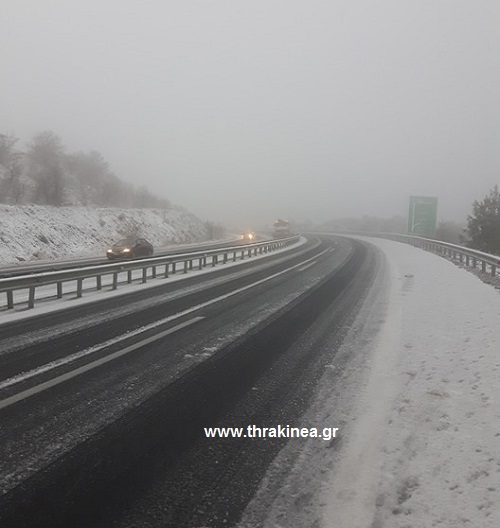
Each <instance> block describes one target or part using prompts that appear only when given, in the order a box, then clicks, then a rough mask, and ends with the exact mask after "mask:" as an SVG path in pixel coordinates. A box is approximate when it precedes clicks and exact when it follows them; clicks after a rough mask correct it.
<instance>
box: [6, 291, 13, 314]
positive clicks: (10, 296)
mask: <svg viewBox="0 0 500 528" xmlns="http://www.w3.org/2000/svg"><path fill="white" fill-rule="evenodd" d="M7 308H8V309H9V310H11V309H12V308H14V292H13V291H12V290H9V291H8V292H7Z"/></svg>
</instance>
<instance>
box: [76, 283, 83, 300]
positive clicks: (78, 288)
mask: <svg viewBox="0 0 500 528" xmlns="http://www.w3.org/2000/svg"><path fill="white" fill-rule="evenodd" d="M82 290H83V279H76V296H77V297H81V296H82Z"/></svg>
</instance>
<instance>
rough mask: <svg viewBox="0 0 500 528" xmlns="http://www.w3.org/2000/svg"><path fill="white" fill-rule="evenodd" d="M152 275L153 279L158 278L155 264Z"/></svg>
mask: <svg viewBox="0 0 500 528" xmlns="http://www.w3.org/2000/svg"><path fill="white" fill-rule="evenodd" d="M151 276H152V277H153V279H156V266H153V267H152V268H151Z"/></svg>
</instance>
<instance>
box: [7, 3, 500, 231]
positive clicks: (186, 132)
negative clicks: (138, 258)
mask: <svg viewBox="0 0 500 528" xmlns="http://www.w3.org/2000/svg"><path fill="white" fill-rule="evenodd" d="M499 28H500V4H499V2H498V0H377V1H373V0H357V1H356V0H339V1H336V0H328V1H305V0H301V1H298V0H281V1H277V0H265V1H261V0H251V1H250V0H248V1H239V0H227V1H220V0H196V1H193V0H163V1H159V0H158V1H156V0H150V1H144V0H143V1H139V0H137V1H135V0H98V1H96V0H91V1H89V0H86V1H85V2H82V1H73V0H52V1H49V0H15V1H11V2H6V1H4V2H2V5H1V6H0V49H1V51H0V53H1V56H2V61H1V63H2V67H1V77H2V81H1V83H0V132H13V133H15V134H16V135H17V136H19V137H21V138H22V139H25V140H26V139H30V138H31V136H32V135H33V134H34V133H36V132H38V131H41V130H44V129H51V130H53V131H54V132H56V133H57V134H58V135H59V136H61V138H62V140H63V142H64V143H65V144H66V146H67V147H68V149H69V150H70V151H75V150H98V151H100V152H101V153H102V154H103V156H104V157H105V158H106V159H107V160H108V161H109V163H110V164H111V167H112V169H113V170H114V172H115V173H116V174H118V175H119V176H121V177H122V178H123V179H125V180H127V181H131V182H133V183H135V184H137V185H142V184H146V185H148V187H149V188H150V189H151V190H155V191H157V192H158V193H159V194H161V195H163V196H165V197H167V198H169V199H170V200H171V201H173V202H174V203H178V204H181V205H184V206H186V207H187V208H188V209H190V210H191V211H193V212H194V213H196V214H198V215H199V216H201V217H202V218H205V219H207V218H208V219H211V220H215V221H221V222H224V223H230V224H232V225H249V224H252V223H259V224H263V223H270V222H272V220H273V219H274V218H275V217H277V216H281V217H289V218H294V219H296V220H300V221H301V220H304V219H311V220H313V221H323V220H326V219H329V218H335V217H342V216H360V215H363V214H368V215H379V216H392V215H394V214H406V212H407V207H408V196H409V195H411V194H417V195H418V194H422V195H430V196H438V197H439V214H438V216H439V218H440V219H449V220H461V219H463V218H464V217H465V215H466V214H467V213H468V212H469V210H470V205H471V202H472V200H473V199H474V198H482V197H483V196H484V195H485V194H486V193H487V192H488V190H489V189H490V188H491V187H492V186H493V185H494V184H495V183H500V171H499V169H500V154H499V152H500V149H499V145H500V111H499V97H500V96H499V94H500V61H499V57H500V53H499V52H500V31H499Z"/></svg>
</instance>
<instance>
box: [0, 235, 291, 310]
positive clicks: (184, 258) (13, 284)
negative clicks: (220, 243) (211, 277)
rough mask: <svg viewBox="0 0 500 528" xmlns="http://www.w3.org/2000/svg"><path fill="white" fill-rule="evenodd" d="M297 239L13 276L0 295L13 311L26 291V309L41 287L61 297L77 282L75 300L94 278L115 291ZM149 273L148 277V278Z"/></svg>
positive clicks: (6, 280) (3, 281)
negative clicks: (136, 278) (137, 277)
mask: <svg viewBox="0 0 500 528" xmlns="http://www.w3.org/2000/svg"><path fill="white" fill-rule="evenodd" d="M299 238H300V237H299V236H298V235H296V236H292V237H288V238H283V239H279V240H267V241H265V242H256V243H253V244H247V245H240V246H232V247H226V248H218V249H213V250H208V251H206V250H205V251H199V252H190V253H184V254H178V255H169V256H162V257H152V258H147V259H140V260H130V261H120V262H118V263H113V264H103V265H98V266H89V267H85V268H81V269H69V270H62V271H48V272H42V273H31V274H29V275H22V276H16V277H11V278H4V279H0V293H5V294H6V297H5V298H6V308H7V309H13V308H14V304H15V299H14V292H16V291H19V290H27V291H28V299H27V307H28V308H33V307H34V306H35V299H36V289H37V288H39V287H41V286H48V285H55V287H56V290H55V296H56V297H57V298H58V299H61V298H62V297H63V285H64V284H65V283H68V282H73V281H75V282H76V297H77V298H79V297H82V296H83V291H84V289H83V283H84V281H89V280H90V279H94V280H95V281H96V282H95V289H96V290H101V289H102V288H103V283H102V278H103V277H104V276H108V275H109V276H111V277H112V280H111V290H116V289H117V288H118V285H119V283H120V281H119V278H120V276H123V275H124V274H126V279H125V280H124V282H126V283H131V282H132V280H133V278H132V274H133V272H134V271H137V270H142V277H141V280H142V282H143V283H145V282H147V280H148V279H149V278H156V277H159V276H162V277H164V278H167V277H168V276H169V275H170V274H175V273H178V272H182V273H188V271H190V270H193V269H195V268H196V269H200V270H201V269H203V268H205V267H207V266H212V267H215V266H217V265H218V264H225V263H227V262H230V261H233V262H236V261H237V260H243V259H245V258H246V257H251V256H253V255H258V254H263V253H269V252H271V251H275V250H277V249H282V248H284V247H287V246H290V245H292V244H295V243H296V242H298V240H299ZM148 271H149V272H150V275H148Z"/></svg>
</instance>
